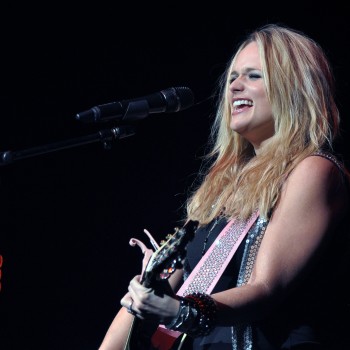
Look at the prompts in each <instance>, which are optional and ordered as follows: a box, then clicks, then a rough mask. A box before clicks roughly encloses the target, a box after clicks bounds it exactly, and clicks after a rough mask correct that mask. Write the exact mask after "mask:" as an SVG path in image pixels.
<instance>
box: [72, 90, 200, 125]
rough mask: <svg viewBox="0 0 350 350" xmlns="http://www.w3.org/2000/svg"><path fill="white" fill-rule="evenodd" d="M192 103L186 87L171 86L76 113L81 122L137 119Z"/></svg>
mask: <svg viewBox="0 0 350 350" xmlns="http://www.w3.org/2000/svg"><path fill="white" fill-rule="evenodd" d="M193 104H194V95H193V92H192V91H191V89H189V88H188V87H183V86H181V87H171V88H168V89H165V90H162V91H159V92H156V93H153V94H151V95H147V96H143V97H138V98H133V99H128V100H121V101H117V102H110V103H106V104H102V105H98V106H95V107H92V108H90V109H89V110H87V111H84V112H81V113H78V114H77V115H76V117H75V118H76V119H77V120H80V121H82V122H88V123H91V122H106V121H110V120H119V121H137V120H139V119H143V118H145V117H147V116H148V115H149V114H152V113H173V112H179V111H183V110H185V109H187V108H189V107H191V106H192V105H193Z"/></svg>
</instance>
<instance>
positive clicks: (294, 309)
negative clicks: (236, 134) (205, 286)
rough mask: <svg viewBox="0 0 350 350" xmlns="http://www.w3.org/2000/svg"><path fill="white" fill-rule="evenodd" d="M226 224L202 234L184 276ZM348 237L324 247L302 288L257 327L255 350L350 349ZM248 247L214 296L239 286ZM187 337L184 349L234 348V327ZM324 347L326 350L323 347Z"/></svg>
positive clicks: (198, 233) (240, 250)
mask: <svg viewBox="0 0 350 350" xmlns="http://www.w3.org/2000/svg"><path fill="white" fill-rule="evenodd" d="M226 224H227V221H226V220H225V219H224V218H220V219H218V220H217V221H216V220H214V221H213V222H211V223H209V224H208V225H206V226H204V227H200V228H199V229H197V231H196V233H195V235H194V237H193V239H192V241H190V242H189V243H188V246H187V257H186V261H185V266H184V270H185V276H186V275H188V274H189V273H190V272H191V271H192V270H193V269H194V267H195V266H196V265H197V263H198V262H199V260H200V259H201V257H202V255H203V253H204V252H203V248H204V247H205V250H207V249H208V248H209V247H210V245H211V244H212V243H213V242H214V241H215V239H216V237H217V236H218V235H219V233H220V232H221V230H222V229H223V228H224V227H225V226H226ZM348 237H349V234H348V233H346V232H342V230H341V229H339V230H338V231H336V233H335V234H334V237H332V239H331V240H329V241H328V242H326V243H325V245H324V250H325V252H323V254H322V257H321V258H320V259H319V260H318V261H317V264H315V266H314V267H313V269H312V271H310V273H308V274H307V276H306V278H305V279H304V280H303V281H302V282H301V283H299V284H298V287H296V288H295V289H294V290H293V291H292V292H291V293H290V294H289V295H288V296H287V297H286V298H285V299H284V300H283V301H282V302H281V303H280V304H279V305H277V306H276V307H275V308H274V309H273V310H271V313H270V314H269V315H268V317H266V318H265V319H263V320H261V321H259V322H255V323H254V324H252V330H253V344H254V346H253V350H277V349H296V346H297V345H299V344H305V345H306V344H310V349H327V350H328V349H330V350H333V349H347V348H350V347H349V343H347V336H346V334H347V333H348V332H349V331H348V329H347V324H348V320H349V316H350V307H349V305H350V302H349V299H350V298H349V289H347V288H346V285H347V284H348V282H347V278H348V277H349V271H350V270H349V255H348V254H349V250H347V249H348V246H349V238H348ZM206 240H207V242H206V243H205V241H206ZM244 245H245V240H243V241H242V243H241V245H240V247H239V248H238V250H237V251H236V253H235V255H234V256H233V258H232V259H231V261H230V263H229V265H228V266H227V268H226V269H225V271H224V273H223V274H222V276H221V278H220V280H219V281H218V283H217V285H216V286H215V288H214V290H213V292H212V293H215V292H219V291H223V290H226V289H229V288H233V287H235V286H236V283H237V277H238V273H239V269H240V265H241V260H242V256H243V251H244ZM345 273H346V274H347V275H344V274H345ZM188 338H189V337H187V341H186V342H185V344H184V346H183V347H182V348H181V349H183V350H187V349H195V350H214V349H220V350H225V349H230V350H231V349H232V339H231V327H217V328H215V329H214V330H213V332H212V333H210V334H209V335H208V336H206V337H201V338H196V339H188ZM321 343H323V344H324V346H325V347H321V345H320V344H321ZM318 344H319V345H318ZM317 346H318V347H317ZM305 349H307V348H305ZM240 350H241V349H240ZM242 350H245V349H242Z"/></svg>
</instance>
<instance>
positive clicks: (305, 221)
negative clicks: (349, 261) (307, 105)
mask: <svg viewBox="0 0 350 350" xmlns="http://www.w3.org/2000/svg"><path fill="white" fill-rule="evenodd" d="M346 202H347V194H346V191H345V187H344V185H343V184H342V181H341V175H340V172H339V169H338V168H337V167H336V166H335V165H334V164H333V163H332V162H330V161H329V160H327V159H324V158H322V157H316V156H315V157H308V158H306V159H305V160H303V161H302V162H301V163H300V164H299V165H298V166H297V168H296V169H295V170H294V171H293V172H292V173H291V174H290V176H289V177H288V179H287V180H286V182H285V184H284V188H283V190H282V194H281V198H280V200H279V203H278V205H277V206H276V208H275V211H274V213H273V216H272V218H271V220H270V222H269V224H268V227H267V229H266V232H265V235H264V238H263V240H262V243H261V246H260V249H259V252H258V255H257V258H256V262H255V265H254V269H253V272H252V275H251V278H250V279H249V281H248V283H247V284H246V285H244V286H241V287H236V288H232V289H229V290H226V291H223V292H220V293H216V294H213V295H212V297H213V298H214V299H215V300H216V302H217V304H218V307H219V310H218V314H217V321H218V323H219V324H222V325H230V324H232V323H234V322H236V321H247V320H248V321H252V320H255V319H259V318H261V317H263V316H264V315H265V313H266V312H267V311H268V310H269V309H270V307H271V306H274V305H276V304H277V303H278V302H279V301H280V300H281V299H283V297H284V296H285V295H286V293H288V291H289V290H290V289H291V288H292V287H293V286H295V285H297V284H298V283H299V282H300V280H301V276H302V275H304V274H305V272H307V270H308V268H309V267H310V266H311V265H312V263H314V262H315V259H316V257H317V254H318V253H319V252H320V251H321V248H322V246H323V244H324V243H325V241H326V239H327V238H328V237H330V236H331V235H332V234H333V233H334V228H335V226H336V224H337V222H338V220H339V219H340V217H341V216H342V214H343V212H344V208H345V206H346ZM129 292H130V294H129V296H126V297H125V298H123V299H122V305H124V306H127V305H128V303H129V302H130V301H129V300H130V299H128V298H129V297H130V296H131V298H132V299H134V304H133V308H134V309H136V311H137V313H138V317H140V318H144V317H147V318H157V319H158V320H159V321H160V322H161V323H165V324H166V323H168V322H170V320H171V319H172V318H173V317H175V316H176V314H177V310H178V308H179V301H178V300H176V299H175V298H174V297H172V296H170V295H163V296H161V297H160V296H158V295H156V294H155V293H154V291H153V290H152V289H150V288H148V289H147V288H144V287H143V286H141V285H140V284H139V283H138V281H137V279H133V280H132V281H131V282H130V285H129Z"/></svg>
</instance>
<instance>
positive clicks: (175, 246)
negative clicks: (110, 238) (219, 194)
mask: <svg viewBox="0 0 350 350" xmlns="http://www.w3.org/2000/svg"><path fill="white" fill-rule="evenodd" d="M195 227H196V223H195V222H193V221H190V222H189V223H187V224H186V225H185V226H184V227H183V228H181V229H178V228H176V229H175V233H174V234H173V235H168V236H167V240H166V241H164V242H163V243H162V245H161V246H160V247H159V248H158V249H157V250H156V251H155V252H154V253H153V254H152V256H151V258H150V260H149V262H148V264H147V267H146V269H145V272H144V274H143V276H142V284H143V285H144V286H146V287H148V288H150V287H151V288H154V289H157V285H158V284H159V283H164V280H166V279H168V278H169V277H170V276H171V274H172V273H174V272H175V270H176V268H179V267H182V260H183V258H184V256H185V251H186V245H187V242H188V241H189V240H190V239H191V238H192V237H193V234H194V231H195ZM169 333H172V331H167V330H165V332H164V331H162V329H160V328H159V327H158V324H156V323H153V322H151V321H149V320H144V321H142V320H140V319H138V318H137V317H134V320H133V323H132V326H131V328H130V331H129V335H128V340H127V343H126V346H125V348H124V350H180V349H182V350H185V347H184V345H185V343H187V340H186V339H187V337H186V334H180V333H178V332H174V334H175V333H178V334H176V336H172V335H171V334H170V335H169Z"/></svg>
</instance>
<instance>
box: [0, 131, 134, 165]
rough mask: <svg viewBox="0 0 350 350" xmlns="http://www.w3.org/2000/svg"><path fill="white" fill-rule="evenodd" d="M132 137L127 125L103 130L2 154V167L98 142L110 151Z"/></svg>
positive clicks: (0, 157)
mask: <svg viewBox="0 0 350 350" xmlns="http://www.w3.org/2000/svg"><path fill="white" fill-rule="evenodd" d="M132 135H135V130H134V129H133V128H132V127H131V126H129V125H125V126H119V127H116V128H112V129H103V130H100V131H98V132H97V133H95V134H90V135H86V136H82V137H77V138H74V139H69V140H65V141H60V142H55V143H50V144H47V145H43V146H38V147H33V148H29V149H25V150H18V151H6V152H0V166H2V165H6V164H9V163H12V162H14V161H15V160H18V159H24V158H29V157H33V156H36V155H40V154H45V153H50V152H54V151H59V150H62V149H66V148H71V147H76V146H80V145H85V144H88V143H93V142H97V141H100V142H102V144H103V147H104V149H110V148H111V143H112V141H114V140H119V139H123V138H125V137H129V136H132Z"/></svg>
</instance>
